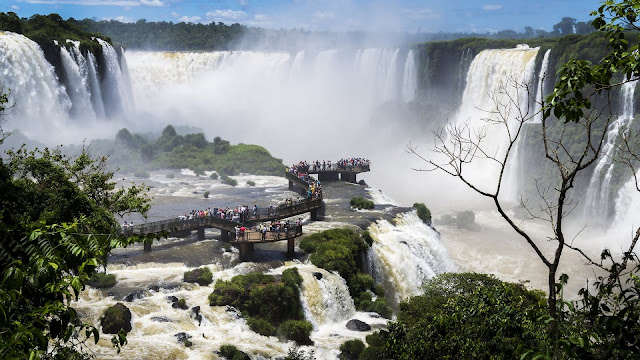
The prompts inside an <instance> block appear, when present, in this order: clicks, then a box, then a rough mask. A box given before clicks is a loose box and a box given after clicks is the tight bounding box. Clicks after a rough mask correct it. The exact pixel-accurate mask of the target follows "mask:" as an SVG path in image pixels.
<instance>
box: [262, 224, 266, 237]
mask: <svg viewBox="0 0 640 360" xmlns="http://www.w3.org/2000/svg"><path fill="white" fill-rule="evenodd" d="M266 239H267V227H266V226H265V225H264V224H262V241H265V240H266Z"/></svg>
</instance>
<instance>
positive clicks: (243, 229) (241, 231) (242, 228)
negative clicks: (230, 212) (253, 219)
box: [240, 225, 247, 241]
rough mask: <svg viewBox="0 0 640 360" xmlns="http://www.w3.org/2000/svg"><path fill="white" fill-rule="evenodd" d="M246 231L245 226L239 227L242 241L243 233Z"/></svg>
mask: <svg viewBox="0 0 640 360" xmlns="http://www.w3.org/2000/svg"><path fill="white" fill-rule="evenodd" d="M245 231H247V228H246V227H244V225H243V226H241V227H240V239H241V240H242V241H244V233H245Z"/></svg>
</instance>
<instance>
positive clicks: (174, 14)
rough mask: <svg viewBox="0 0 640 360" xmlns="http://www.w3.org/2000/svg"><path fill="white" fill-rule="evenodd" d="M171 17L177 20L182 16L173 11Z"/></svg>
mask: <svg viewBox="0 0 640 360" xmlns="http://www.w3.org/2000/svg"><path fill="white" fill-rule="evenodd" d="M171 16H173V17H175V18H177V17H180V14H178V13H177V12H175V11H172V12H171Z"/></svg>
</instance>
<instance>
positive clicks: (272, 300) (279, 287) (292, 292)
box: [209, 268, 304, 325]
mask: <svg viewBox="0 0 640 360" xmlns="http://www.w3.org/2000/svg"><path fill="white" fill-rule="evenodd" d="M298 281H301V278H300V275H299V274H298V271H297V269H295V268H292V269H288V270H285V271H284V272H283V281H276V279H275V278H274V277H273V276H271V275H265V274H260V273H254V274H246V275H237V276H234V277H233V278H232V279H231V280H230V281H218V282H216V285H215V288H214V290H213V293H211V295H209V303H210V304H211V306H225V305H231V306H233V307H235V308H237V309H239V310H240V311H241V312H242V314H243V315H244V316H246V317H252V318H256V319H263V320H265V321H268V322H269V323H271V324H273V325H278V324H280V323H282V322H283V321H286V320H292V319H293V320H301V319H304V313H303V310H302V305H301V304H300V291H299V289H298V285H297V284H296V283H297V282H298Z"/></svg>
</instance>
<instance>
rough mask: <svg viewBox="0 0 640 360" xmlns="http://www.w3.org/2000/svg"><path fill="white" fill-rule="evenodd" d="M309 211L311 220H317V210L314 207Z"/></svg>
mask: <svg viewBox="0 0 640 360" xmlns="http://www.w3.org/2000/svg"><path fill="white" fill-rule="evenodd" d="M310 213H311V221H318V210H317V209H314V210H311V211H310Z"/></svg>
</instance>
